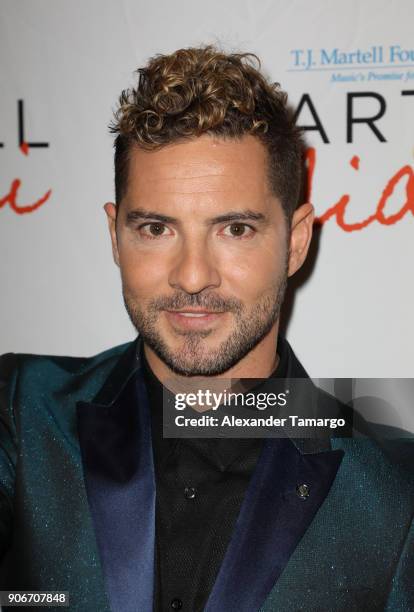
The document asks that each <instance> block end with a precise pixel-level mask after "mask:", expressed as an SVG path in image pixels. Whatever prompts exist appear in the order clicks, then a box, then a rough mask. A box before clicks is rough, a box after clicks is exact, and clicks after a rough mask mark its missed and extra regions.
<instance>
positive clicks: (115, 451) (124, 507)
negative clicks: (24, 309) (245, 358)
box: [77, 343, 155, 612]
mask: <svg viewBox="0 0 414 612" xmlns="http://www.w3.org/2000/svg"><path fill="white" fill-rule="evenodd" d="M77 414H78V433H79V441H80V447H81V454H82V461H83V470H84V479H85V485H86V492H87V496H88V501H89V505H90V510H91V515H92V519H93V523H94V527H95V534H96V539H97V544H98V549H99V552H100V559H101V564H102V570H103V574H104V580H105V585H106V590H107V594H108V598H109V602H110V607H111V610H112V611H113V612H121V611H122V612H133V611H134V612H136V611H137V610H151V609H152V606H153V583H154V541H155V479H154V466H153V457H152V444H151V426H150V413H149V406H148V399H147V394H146V389H145V384H144V380H143V375H142V371H141V369H140V363H139V350H137V344H136V343H135V344H134V345H133V346H132V348H131V350H130V351H129V352H128V353H127V354H126V355H125V356H124V357H123V358H121V360H120V362H119V363H118V366H117V368H116V371H115V372H113V373H112V375H111V376H110V377H109V379H108V381H107V382H106V384H105V386H104V387H103V389H102V390H101V391H100V393H99V394H98V396H97V397H96V398H95V401H94V402H78V403H77Z"/></svg>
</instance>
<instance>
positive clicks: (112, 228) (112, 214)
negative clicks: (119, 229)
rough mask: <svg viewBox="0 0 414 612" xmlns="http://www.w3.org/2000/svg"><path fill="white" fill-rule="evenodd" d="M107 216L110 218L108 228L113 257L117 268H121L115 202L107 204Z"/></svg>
mask: <svg viewBox="0 0 414 612" xmlns="http://www.w3.org/2000/svg"><path fill="white" fill-rule="evenodd" d="M104 209H105V212H106V216H107V218H108V228H109V233H110V235H111V242H112V255H113V258H114V262H115V263H116V265H117V266H119V253H118V241H117V238H116V215H117V208H116V205H115V204H114V203H113V202H107V203H106V204H105V206H104Z"/></svg>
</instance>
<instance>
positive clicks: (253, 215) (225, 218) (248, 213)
mask: <svg viewBox="0 0 414 612" xmlns="http://www.w3.org/2000/svg"><path fill="white" fill-rule="evenodd" d="M140 219H142V220H151V221H159V222H160V223H175V224H178V223H179V220H178V219H176V218H175V217H170V216H169V215H162V214H160V213H157V212H155V211H152V210H145V209H144V208H135V209H134V210H130V211H129V212H128V213H127V216H126V222H127V223H133V222H134V221H137V220H140ZM267 220H268V219H267V217H266V216H265V215H264V214H263V213H259V212H255V211H253V210H243V211H230V212H228V213H225V214H223V215H218V216H216V217H212V218H211V219H209V220H208V221H207V223H208V224H209V225H215V224H216V223H229V222H231V221H259V222H262V223H264V222H266V221H267Z"/></svg>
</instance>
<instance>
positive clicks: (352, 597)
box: [0, 47, 414, 612]
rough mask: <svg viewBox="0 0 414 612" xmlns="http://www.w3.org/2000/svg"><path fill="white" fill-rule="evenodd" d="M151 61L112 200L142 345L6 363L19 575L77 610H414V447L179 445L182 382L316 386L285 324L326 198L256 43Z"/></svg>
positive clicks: (9, 491)
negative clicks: (171, 423) (313, 190)
mask: <svg viewBox="0 0 414 612" xmlns="http://www.w3.org/2000/svg"><path fill="white" fill-rule="evenodd" d="M139 73H140V76H139V83H138V85H137V87H136V89H132V90H128V91H125V92H123V93H122V95H121V98H120V105H119V109H118V111H117V113H116V117H115V122H114V124H113V125H112V130H113V132H115V133H116V134H117V138H116V141H115V191H116V202H115V203H107V204H106V205H105V211H106V214H107V217H108V222H109V230H110V235H111V240H112V249H113V256H114V259H115V262H116V264H117V265H118V266H119V268H120V272H121V277H122V286H123V295H124V300H125V305H126V308H127V311H128V314H129V316H130V318H131V321H132V322H133V324H134V325H135V327H136V329H137V331H138V332H139V336H138V339H137V340H136V341H135V342H133V343H131V344H129V345H126V346H121V347H116V348H113V349H111V350H109V351H107V352H105V353H102V354H100V355H97V356H96V357H93V358H90V359H75V358H68V357H36V356H31V355H25V356H19V355H6V356H5V357H4V358H3V360H2V362H1V368H2V371H1V380H2V382H1V385H0V391H1V398H0V399H1V415H2V416H1V440H2V445H1V461H0V470H1V483H2V488H1V493H2V494H1V529H2V531H1V545H2V554H3V562H2V575H3V579H2V585H3V588H7V589H8V590H25V591H27V590H49V591H52V590H53V591H69V593H70V609H71V610H76V611H78V610H79V611H80V610H82V611H90V610H97V611H99V612H101V611H108V610H112V611H114V612H118V611H119V612H120V611H122V612H125V611H138V612H141V611H142V612H147V611H148V612H149V611H151V610H152V609H154V610H157V611H158V610H162V611H167V610H180V609H182V610H188V611H190V610H191V611H199V610H206V611H208V612H236V611H237V612H239V611H245V612H253V611H257V610H261V611H263V612H270V611H276V610H284V611H292V612H293V611H297V610H304V611H317V610H318V611H322V610H323V611H328V610H329V611H334V610H335V611H339V610H340V611H345V610H347V611H348V610H361V611H362V610H363V611H367V610H389V611H397V610H401V611H402V610H413V609H414V586H413V557H412V553H413V552H414V551H413V530H412V525H411V521H412V516H413V510H414V482H413V478H412V476H411V474H410V473H409V471H408V470H407V469H406V466H404V465H403V463H402V461H400V460H399V455H398V452H396V453H395V452H394V455H393V457H391V456H390V455H388V454H386V453H385V452H384V451H383V450H382V447H381V445H380V444H378V443H377V442H375V441H374V440H370V439H368V438H364V439H358V440H357V439H347V438H346V437H343V438H332V439H329V438H321V439H295V438H292V439H290V438H271V439H266V440H263V439H237V438H235V439H215V438H211V439H207V440H205V439H197V438H194V439H178V438H177V439H171V438H163V433H162V397H163V387H164V386H168V384H169V383H168V381H170V380H171V379H174V380H175V381H185V380H189V379H191V378H193V377H198V376H204V377H210V378H211V379H216V380H219V379H220V378H225V379H230V378H231V379H243V378H249V379H252V378H253V379H255V378H260V379H268V378H269V377H272V378H305V377H306V372H305V370H304V369H303V368H302V366H301V365H300V363H299V362H298V360H297V359H296V357H295V355H294V353H293V351H292V349H291V348H290V346H289V344H288V343H287V342H286V340H284V339H283V338H280V337H279V338H278V329H279V318H280V308H281V305H282V302H283V296H284V291H285V287H286V282H287V278H288V277H289V276H291V275H292V274H294V273H295V272H296V271H297V270H298V269H299V268H300V266H301V265H302V264H303V262H304V260H305V257H306V254H307V251H308V248H309V243H310V240H311V235H312V224H313V208H312V206H311V204H309V203H305V204H299V198H300V192H301V184H302V141H301V137H300V134H299V132H298V130H297V129H296V128H295V126H294V122H293V119H292V116H291V114H290V112H289V110H288V108H287V105H286V97H285V95H284V94H283V92H281V90H280V89H279V88H278V87H277V86H275V85H271V84H270V83H269V82H268V81H267V80H266V79H265V77H264V76H263V75H262V74H261V73H260V72H259V71H258V70H257V69H256V68H255V67H254V66H253V65H252V63H251V62H250V57H249V56H246V55H237V54H228V55H226V54H224V53H221V52H219V51H218V50H216V49H215V48H213V47H204V48H199V49H185V50H184V49H181V50H179V51H177V52H175V53H173V54H171V55H167V56H157V57H155V58H153V59H152V60H151V61H150V62H149V64H148V65H147V66H146V67H145V68H142V69H140V70H139ZM318 348H319V347H318ZM315 349H316V347H315ZM315 393H316V397H317V399H318V402H320V403H321V404H326V403H328V404H329V406H333V405H335V406H336V404H335V401H334V400H333V399H332V400H330V399H329V398H327V397H326V396H324V395H323V394H322V393H319V392H316V391H315ZM304 401H306V398H305V400H304ZM394 450H395V448H394ZM397 451H398V448H397ZM406 463H407V462H406Z"/></svg>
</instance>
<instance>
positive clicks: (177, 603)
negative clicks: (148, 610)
mask: <svg viewBox="0 0 414 612" xmlns="http://www.w3.org/2000/svg"><path fill="white" fill-rule="evenodd" d="M171 607H172V609H173V610H181V608H182V607H183V602H182V601H181V599H178V597H175V599H172V600H171Z"/></svg>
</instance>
